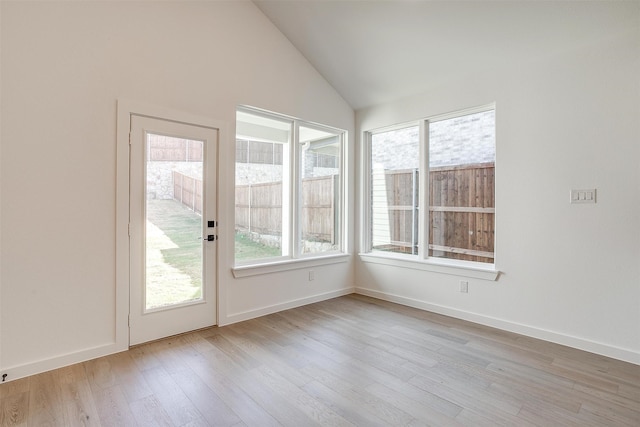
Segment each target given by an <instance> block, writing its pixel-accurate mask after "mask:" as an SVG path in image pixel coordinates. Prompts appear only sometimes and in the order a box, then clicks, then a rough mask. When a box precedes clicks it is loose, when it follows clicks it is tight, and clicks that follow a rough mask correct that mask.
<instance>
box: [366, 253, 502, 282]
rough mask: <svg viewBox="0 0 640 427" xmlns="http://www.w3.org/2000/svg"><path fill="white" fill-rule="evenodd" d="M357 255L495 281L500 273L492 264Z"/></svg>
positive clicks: (396, 265)
mask: <svg viewBox="0 0 640 427" xmlns="http://www.w3.org/2000/svg"><path fill="white" fill-rule="evenodd" d="M359 256H360V259H361V260H362V261H363V262H370V263H374V264H382V265H390V266H393V267H401V268H412V269H414V270H422V271H430V272H433V273H442V274H452V275H454V276H461V277H470V278H473V279H482V280H490V281H495V280H497V279H498V276H499V275H500V271H498V270H495V269H494V268H493V265H491V266H489V267H487V268H483V267H476V266H467V265H460V264H459V263H457V262H455V263H454V262H447V261H438V262H436V261H432V260H429V261H427V260H420V259H418V258H417V257H408V256H406V255H395V254H389V253H385V254H377V253H362V254H359Z"/></svg>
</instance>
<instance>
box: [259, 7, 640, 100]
mask: <svg viewBox="0 0 640 427" xmlns="http://www.w3.org/2000/svg"><path fill="white" fill-rule="evenodd" d="M254 3H255V4H256V5H257V6H258V7H259V8H260V9H261V10H262V12H263V13H264V14H265V15H266V16H267V17H268V18H269V19H270V20H271V21H272V22H273V23H274V24H275V25H276V27H278V28H279V29H280V31H281V32H282V33H283V34H284V35H285V36H286V37H287V38H288V39H289V40H290V41H291V43H292V44H293V45H294V46H295V47H296V48H297V49H298V50H299V51H300V52H302V54H303V55H304V56H305V57H306V58H307V59H308V60H309V62H310V63H311V64H312V65H313V66H314V67H315V68H316V69H317V70H318V71H319V72H320V73H321V74H322V75H323V76H324V78H325V79H326V80H327V81H329V83H330V84H331V85H333V87H334V88H335V89H336V90H337V91H338V92H339V93H340V94H341V95H342V96H343V98H344V99H345V100H346V101H347V102H348V103H349V104H350V105H351V106H352V107H353V108H354V109H356V110H357V109H360V108H364V107H368V106H371V105H377V104H380V103H384V102H389V101H393V100H396V99H399V98H403V97H406V96H409V95H413V94H416V93H420V92H424V91H427V90H429V88H430V87H433V86H436V85H439V84H442V83H444V82H446V81H447V80H450V79H460V78H464V77H465V76H468V75H470V74H472V73H476V72H490V71H491V70H492V69H496V68H502V69H504V68H505V67H516V66H517V65H518V64H526V62H527V61H528V60H530V59H532V58H536V57H540V56H544V55H557V54H561V53H562V52H564V51H566V50H568V49H573V48H575V47H579V46H581V45H587V44H589V43H594V42H596V41H598V40H601V39H604V38H607V37H611V36H614V35H615V34H616V33H617V32H619V31H628V30H629V28H634V27H636V26H638V25H639V23H638V22H637V12H636V13H635V14H633V13H629V11H630V10H634V8H636V9H635V10H636V11H637V7H638V6H639V5H640V3H639V2H638V1H637V0H636V1H627V2H624V1H595V2H588V1H545V2H542V1H510V2H506V1H505V2H503V1H500V2H498V1H481V0H479V1H419V0H414V1H400V0H396V1H373V0H371V1H346V0H297V1H292V0H254Z"/></svg>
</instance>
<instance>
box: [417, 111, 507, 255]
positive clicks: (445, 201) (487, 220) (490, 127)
mask: <svg viewBox="0 0 640 427" xmlns="http://www.w3.org/2000/svg"><path fill="white" fill-rule="evenodd" d="M495 158H496V139H495V111H494V110H490V111H483V112H479V113H474V114H468V115H464V116H459V117H454V118H451V119H447V120H440V121H437V122H432V123H429V256H430V257H438V258H451V259H460V260H465V261H476V262H484V263H493V259H494V238H495V233H494V228H495V192H494V184H495Z"/></svg>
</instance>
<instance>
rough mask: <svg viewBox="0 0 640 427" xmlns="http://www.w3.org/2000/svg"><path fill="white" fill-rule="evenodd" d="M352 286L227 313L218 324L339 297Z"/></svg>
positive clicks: (253, 317)
mask: <svg viewBox="0 0 640 427" xmlns="http://www.w3.org/2000/svg"><path fill="white" fill-rule="evenodd" d="M354 291H355V289H354V288H344V289H338V290H337V291H331V292H325V293H322V294H317V295H312V296H310V297H305V298H300V299H296V300H291V301H287V302H284V303H281V304H274V305H270V306H267V307H262V308H259V309H256V310H249V311H244V312H241V313H235V314H230V315H227V316H226V317H225V318H224V319H219V326H225V325H230V324H232V323H237V322H242V321H244V320H250V319H255V318H256V317H260V316H265V315H267V314H273V313H277V312H279V311H283V310H288V309H290V308H296V307H301V306H303V305H307V304H312V303H314V302H320V301H325V300H328V299H331V298H336V297H341V296H343V295H349V294H352V293H354Z"/></svg>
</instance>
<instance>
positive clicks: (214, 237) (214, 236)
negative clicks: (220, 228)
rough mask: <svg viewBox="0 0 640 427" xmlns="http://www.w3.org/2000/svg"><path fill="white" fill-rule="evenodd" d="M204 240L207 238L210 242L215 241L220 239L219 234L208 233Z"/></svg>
mask: <svg viewBox="0 0 640 427" xmlns="http://www.w3.org/2000/svg"><path fill="white" fill-rule="evenodd" d="M202 240H206V241H208V242H213V241H215V240H218V236H216V235H215V234H208V235H207V237H205V238H204V239H202Z"/></svg>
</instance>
